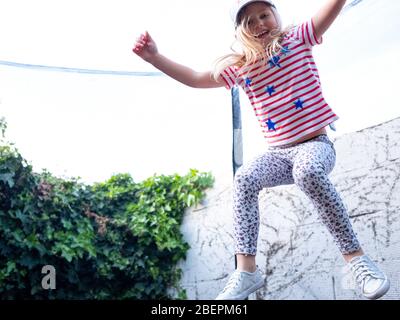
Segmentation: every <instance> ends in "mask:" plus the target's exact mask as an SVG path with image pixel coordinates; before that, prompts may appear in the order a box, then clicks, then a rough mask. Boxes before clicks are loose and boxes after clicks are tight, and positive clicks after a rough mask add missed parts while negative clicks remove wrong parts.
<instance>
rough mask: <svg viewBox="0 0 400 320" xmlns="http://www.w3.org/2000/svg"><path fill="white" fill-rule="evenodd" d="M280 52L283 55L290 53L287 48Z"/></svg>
mask: <svg viewBox="0 0 400 320" xmlns="http://www.w3.org/2000/svg"><path fill="white" fill-rule="evenodd" d="M281 52H282V54H283V55H287V54H288V53H289V52H290V49H289V46H286V47H282V49H281Z"/></svg>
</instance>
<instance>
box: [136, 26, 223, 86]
mask: <svg viewBox="0 0 400 320" xmlns="http://www.w3.org/2000/svg"><path fill="white" fill-rule="evenodd" d="M132 51H133V52H134V53H136V54H137V55H138V56H139V57H141V58H142V59H144V60H145V61H147V62H148V63H151V64H152V65H153V66H154V67H156V68H157V69H159V70H160V71H162V72H164V73H165V74H167V75H168V76H170V77H171V78H173V79H175V80H177V81H179V82H181V83H183V84H185V85H187V86H189V87H193V88H218V87H223V86H224V83H223V81H222V80H221V81H220V82H217V81H215V80H214V79H213V77H212V72H211V71H206V72H197V71H194V70H192V69H190V68H188V67H186V66H183V65H181V64H179V63H176V62H174V61H172V60H170V59H168V58H167V57H165V56H163V55H161V54H160V53H159V52H158V49H157V45H156V43H155V41H154V40H153V39H152V37H151V36H150V34H149V33H148V32H147V31H146V32H145V33H144V34H142V35H141V36H140V37H139V38H138V39H137V40H136V43H135V45H134V46H133V49H132Z"/></svg>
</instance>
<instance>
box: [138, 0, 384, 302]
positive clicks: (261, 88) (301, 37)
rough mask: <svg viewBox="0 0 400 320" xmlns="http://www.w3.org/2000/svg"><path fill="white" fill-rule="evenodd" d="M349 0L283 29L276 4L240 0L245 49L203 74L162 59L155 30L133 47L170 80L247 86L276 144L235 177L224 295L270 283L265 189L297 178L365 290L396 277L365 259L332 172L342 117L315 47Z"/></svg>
mask: <svg viewBox="0 0 400 320" xmlns="http://www.w3.org/2000/svg"><path fill="white" fill-rule="evenodd" d="M345 3H346V0H327V1H326V3H325V5H324V6H323V7H322V8H321V9H320V11H319V12H317V14H316V15H314V16H313V17H312V18H311V19H310V20H309V21H307V22H305V23H303V24H300V25H298V26H296V27H289V28H286V29H283V28H282V26H281V21H280V17H279V14H278V12H277V10H276V7H275V5H274V4H273V3H272V2H271V1H268V0H263V1H251V0H234V3H233V6H232V10H231V15H232V19H233V21H234V24H235V29H236V39H237V41H238V42H239V43H240V44H241V46H242V52H239V53H237V52H234V53H232V54H229V55H227V56H224V57H222V58H220V59H219V60H217V63H216V66H215V69H214V70H213V71H212V72H211V71H207V72H196V71H194V70H192V69H190V68H188V67H185V66H183V65H180V64H178V63H176V62H174V61H172V60H170V59H168V58H167V57H165V56H163V55H161V54H160V53H159V51H158V49H157V46H156V43H155V42H154V40H153V39H152V38H151V36H150V35H149V33H148V32H145V33H144V34H142V35H141V36H140V37H139V39H137V41H136V43H135V45H134V48H133V52H134V53H136V54H137V55H138V56H139V57H141V58H143V59H144V60H145V61H147V62H149V63H151V64H152V65H153V66H155V67H156V68H158V69H159V70H161V71H162V72H164V73H166V74H167V75H169V76H170V77H172V78H174V79H176V80H177V81H180V82H182V83H184V84H186V85H188V86H191V87H196V88H216V87H222V86H225V87H227V88H228V89H230V88H232V87H233V86H235V85H238V86H240V87H241V88H242V89H243V90H244V92H245V93H246V94H247V96H248V97H249V99H250V102H251V104H252V105H253V108H254V111H255V114H256V116H257V118H258V121H259V123H260V125H261V129H262V132H263V134H264V136H265V139H266V140H267V142H268V144H269V148H268V149H267V150H266V152H265V153H263V154H261V155H259V156H258V157H256V158H255V159H253V160H252V161H250V162H249V163H248V164H246V165H244V166H242V167H241V168H240V169H239V170H238V172H237V173H236V175H235V181H234V208H233V209H234V236H235V253H236V257H237V269H236V270H235V271H234V272H233V274H232V275H231V276H230V279H229V281H228V283H227V285H226V287H225V288H224V289H223V290H222V292H221V293H220V294H219V295H218V297H217V299H219V300H222V299H223V300H239V299H245V298H246V297H247V296H248V295H249V294H251V293H252V292H254V291H256V290H257V289H259V288H261V287H262V286H263V284H264V279H263V276H262V275H261V272H260V270H259V269H258V267H257V266H256V261H255V256H256V251H257V238H258V230H259V212H258V194H259V192H260V191H261V190H262V189H263V188H271V187H274V186H278V185H285V184H293V183H295V184H296V185H297V186H298V187H299V188H300V189H301V190H302V191H303V192H304V193H305V194H306V195H307V197H308V198H309V199H310V200H311V202H312V203H313V205H314V206H315V208H316V210H317V212H318V215H319V217H320V219H321V220H322V222H323V223H324V224H325V225H326V227H327V228H328V230H329V231H330V233H331V234H332V236H333V239H334V241H335V243H336V244H337V246H338V248H339V250H340V252H341V253H342V255H343V257H344V260H345V261H346V262H347V264H348V266H349V269H350V270H351V271H352V273H353V276H354V278H355V280H356V282H357V284H359V286H360V290H361V293H362V294H363V295H364V296H365V297H367V298H369V299H377V298H379V297H381V296H383V295H384V294H385V293H386V292H387V291H388V290H389V286H390V285H389V280H388V279H387V277H386V275H385V274H384V273H383V272H382V271H381V270H379V269H378V267H377V266H376V265H375V264H374V263H373V262H372V260H371V259H370V258H369V257H368V256H366V255H365V254H364V252H363V250H362V248H361V246H360V244H359V242H358V240H357V238H356V235H355V234H354V231H353V228H352V226H351V224H350V220H349V217H348V214H347V212H346V209H345V207H344V205H343V203H342V200H341V198H340V196H339V194H338V193H337V191H336V190H335V187H334V186H333V185H332V183H331V182H330V180H329V178H328V174H329V173H330V172H331V171H332V169H333V167H334V164H335V157H336V153H335V149H334V146H333V143H332V142H331V141H330V140H329V138H328V136H327V132H326V127H327V126H331V125H332V124H333V122H334V121H335V120H337V119H338V117H337V115H336V114H335V113H334V112H333V110H332V109H331V108H330V106H329V105H328V104H327V103H326V101H325V100H324V97H323V95H322V90H321V83H320V80H319V75H318V70H317V67H316V65H315V62H314V59H313V55H312V48H313V46H314V45H317V44H320V43H321V42H322V35H323V34H324V33H325V31H326V30H327V29H328V28H329V27H330V26H331V24H332V22H333V21H334V20H335V19H336V17H337V16H338V14H339V13H340V11H341V9H342V8H343V6H344V5H345Z"/></svg>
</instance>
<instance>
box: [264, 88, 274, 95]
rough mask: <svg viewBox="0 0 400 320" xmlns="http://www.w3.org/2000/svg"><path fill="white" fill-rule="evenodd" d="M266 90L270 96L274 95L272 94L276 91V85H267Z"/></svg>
mask: <svg viewBox="0 0 400 320" xmlns="http://www.w3.org/2000/svg"><path fill="white" fill-rule="evenodd" d="M265 91H266V92H267V93H268V94H269V96H272V94H273V93H274V92H275V87H274V86H267V88H266V89H265Z"/></svg>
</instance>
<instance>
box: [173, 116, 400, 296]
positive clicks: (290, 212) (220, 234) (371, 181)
mask: <svg viewBox="0 0 400 320" xmlns="http://www.w3.org/2000/svg"><path fill="white" fill-rule="evenodd" d="M335 146H336V151H337V160H336V167H335V169H334V171H333V172H332V173H331V175H330V177H331V180H332V181H333V183H334V184H335V185H336V187H337V190H338V191H339V192H340V194H341V196H342V198H343V200H344V202H345V204H346V206H347V208H348V211H349V214H350V217H351V221H352V223H353V226H354V229H355V231H356V233H357V235H358V237H359V240H360V242H361V244H362V246H363V248H364V250H365V251H366V252H367V254H369V255H370V256H371V257H372V259H373V260H374V261H376V262H377V263H378V264H379V265H380V266H381V268H382V269H383V270H384V271H386V273H387V274H388V276H389V278H390V280H391V284H392V286H391V289H390V291H389V292H388V294H387V295H386V296H385V297H384V298H383V299H399V298H400V279H399V266H400V244H399V242H400V218H399V213H400V118H398V119H395V120H392V121H390V122H387V123H383V124H381V125H378V126H375V127H372V128H367V129H364V130H362V131H360V132H355V133H351V134H346V135H344V136H341V137H339V138H337V139H336V141H335ZM231 184H232V180H231V177H227V179H226V181H221V180H217V181H216V186H215V188H214V189H212V190H210V191H209V192H208V195H207V199H206V201H205V203H204V205H203V206H199V207H198V208H196V209H194V210H192V211H191V212H188V213H187V215H186V216H185V219H184V223H183V226H182V232H183V233H184V236H185V239H186V241H188V243H189V244H190V246H191V249H190V250H189V252H188V256H187V259H186V261H184V262H183V263H182V264H181V267H182V269H183V277H182V281H181V284H182V286H183V287H184V288H185V289H186V290H187V294H188V299H214V298H215V296H216V295H217V294H218V292H219V291H220V290H221V289H222V288H223V286H224V284H225V283H226V281H227V278H228V275H229V274H230V273H231V272H232V271H233V269H234V256H233V237H232V211H231V207H232V189H231ZM260 212H261V227H260V235H259V241H258V255H257V264H258V265H259V267H260V268H261V269H262V271H263V272H265V273H266V275H267V278H266V283H265V286H264V288H262V289H261V290H259V291H258V292H257V293H256V294H253V295H252V296H250V299H279V300H281V299H291V300H292V299H363V298H362V297H361V296H360V295H359V294H358V292H357V291H355V290H354V289H351V288H350V289H349V288H348V287H349V284H348V281H346V279H347V277H346V274H345V273H343V266H344V260H343V258H342V257H341V255H340V252H339V250H338V249H337V248H336V246H335V244H334V243H333V240H332V238H331V236H330V234H329V233H328V232H327V229H326V228H325V227H324V226H323V225H322V224H321V223H320V222H319V221H318V218H317V214H316V212H315V211H314V210H313V208H312V206H311V203H310V202H309V200H308V199H306V198H305V196H304V195H303V194H302V193H301V192H300V190H299V189H298V188H297V187H296V186H294V185H293V186H284V187H277V188H273V189H269V190H264V191H262V193H261V194H260ZM350 287H351V285H350Z"/></svg>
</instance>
